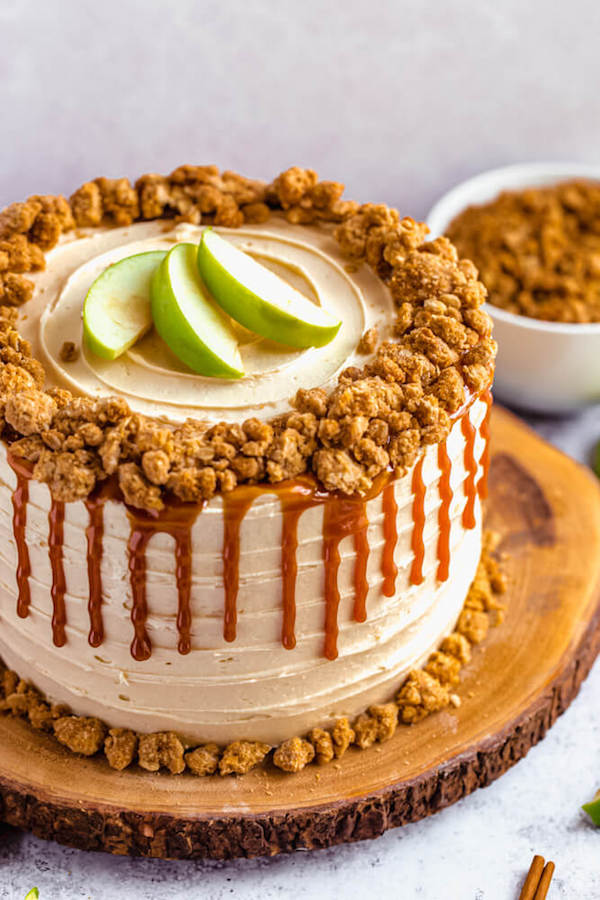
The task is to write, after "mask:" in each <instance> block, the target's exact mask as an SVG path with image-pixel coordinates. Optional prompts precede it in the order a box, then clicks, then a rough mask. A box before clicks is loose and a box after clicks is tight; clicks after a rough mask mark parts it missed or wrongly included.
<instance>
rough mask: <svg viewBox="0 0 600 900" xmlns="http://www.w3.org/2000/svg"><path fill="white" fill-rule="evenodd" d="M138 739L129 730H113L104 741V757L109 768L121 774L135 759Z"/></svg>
mask: <svg viewBox="0 0 600 900" xmlns="http://www.w3.org/2000/svg"><path fill="white" fill-rule="evenodd" d="M137 744H138V739H137V735H136V734H135V732H133V731H130V730H129V729H128V728H111V729H110V731H109V732H108V736H107V738H106V740H105V741H104V755H105V756H106V759H107V760H108V764H109V766H111V768H113V769H118V771H119V772H121V771H122V770H123V769H126V768H127V767H128V766H130V765H131V764H132V762H133V761H134V759H135V754H136V750H137Z"/></svg>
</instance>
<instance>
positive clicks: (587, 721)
mask: <svg viewBox="0 0 600 900" xmlns="http://www.w3.org/2000/svg"><path fill="white" fill-rule="evenodd" d="M599 35H600V5H599V4H598V3H597V2H592V0H571V2H568V3H565V2H563V0H561V2H557V0H533V2H531V0H530V2H524V0H520V2H519V0H495V2H492V0H458V2H449V0H446V2H442V0H437V2H436V0H420V2H417V0H415V2H409V0H401V2H394V3H392V2H376V0H371V2H370V3H369V2H367V0H360V2H357V0H330V2H329V3H323V2H321V3H319V2H316V0H302V2H300V0H295V2H290V0H278V2H277V0H260V2H256V0H255V2H250V0H246V2H243V0H233V2H227V0H221V2H204V3H202V2H196V3H194V2H192V0H172V2H171V3H166V2H156V0H146V2H140V0H137V2H135V0H122V2H115V0H104V2H103V0H95V2H90V0H77V2H73V0H64V2H57V0H46V2H41V0H0V115H1V118H0V205H2V204H4V203H8V202H10V201H12V200H17V199H22V198H24V197H25V196H27V195H28V194H30V193H37V192H44V193H46V192H64V193H67V194H69V193H70V192H71V191H72V190H73V189H74V188H75V187H77V186H78V185H79V184H80V183H81V182H82V181H85V180H86V179H88V178H93V177H95V176H97V175H100V174H105V175H110V176H115V175H123V174H125V175H129V176H131V177H135V176H136V175H138V174H140V173H141V172H146V171H153V170H154V171H162V172H168V171H170V170H171V169H172V168H174V167H175V166H176V165H178V164H179V163H181V162H198V163H204V162H217V163H218V164H219V165H221V166H222V167H224V168H233V169H237V170H239V171H241V172H243V173H244V174H247V175H253V176H257V177H264V178H271V177H272V176H273V175H274V174H275V173H276V172H277V171H279V170H281V169H283V168H286V167H287V166H289V165H292V164H300V165H307V166H311V167H313V168H315V169H317V170H318V171H319V173H320V174H321V175H322V177H325V178H333V179H337V180H342V181H344V182H345V183H346V185H347V188H348V195H349V196H352V197H354V198H356V199H359V200H367V199H368V200H377V201H380V200H381V201H386V202H388V203H391V204H394V205H397V206H398V207H399V208H400V210H401V212H402V213H406V214H412V215H415V216H423V215H424V214H425V213H426V211H427V209H428V208H429V207H430V205H431V204H432V203H433V201H434V200H435V199H437V197H438V196H439V195H440V194H441V193H443V192H444V191H445V190H446V189H447V188H448V187H450V186H451V185H452V184H453V183H455V182H457V181H460V180H461V179H462V178H464V177H467V176H468V175H471V174H474V173H475V172H477V171H481V170H483V169H487V168H490V167H492V166H496V165H503V164H506V163H510V162H518V161H523V160H536V159H547V160H550V159H554V160H569V159H571V160H581V161H590V162H597V161H598V148H599V146H600V115H599V113H600V102H599V100H598V92H599V88H600V48H599V44H600V41H599ZM534 424H535V427H537V428H538V429H539V430H540V431H541V432H542V433H543V434H545V435H546V436H547V437H548V438H550V439H551V440H553V441H555V442H556V443H557V444H558V445H559V446H561V447H562V448H563V449H565V450H566V451H567V452H569V453H571V454H572V455H574V456H576V457H577V458H579V459H581V460H586V459H588V458H589V453H590V448H591V446H592V444H593V443H594V442H595V441H596V440H597V439H598V437H599V436H600V416H599V414H598V410H597V409H592V410H589V411H588V412H587V413H586V414H584V415H583V416H580V417H579V418H575V419H571V420H566V421H553V420H548V419H546V420H536V421H535V423H534ZM599 693H600V669H599V668H598V667H596V669H595V670H594V673H593V674H592V676H591V677H590V679H589V680H588V682H587V683H586V685H585V687H584V690H583V691H582V694H581V696H580V698H579V699H578V700H577V701H576V702H575V703H574V704H573V706H572V707H571V709H570V710H569V711H568V713H567V714H566V715H565V716H564V717H563V718H562V719H561V720H560V721H559V723H558V724H557V725H556V726H555V728H554V729H553V730H552V732H551V733H550V734H549V735H548V737H547V738H546V739H545V740H544V742H543V743H542V745H540V746H539V747H538V748H536V749H535V750H533V751H532V752H531V754H530V755H529V757H528V758H527V759H526V760H525V761H523V762H522V763H520V764H519V766H518V767H517V768H516V769H514V770H512V771H511V772H509V773H508V774H507V775H505V776H504V777H503V778H502V779H501V780H500V781H499V782H497V783H496V784H495V785H493V786H492V787H490V788H488V789H487V790H485V791H480V792H478V793H477V794H475V795H473V796H472V797H470V798H467V799H466V800H464V801H463V802H461V803H460V804H458V805H457V806H456V807H453V808H451V809H448V810H446V811H444V812H443V813H441V814H439V815H438V816H436V817H434V818H433V819H431V820H427V821H425V822H421V823H419V824H417V825H415V826H412V827H409V828H406V829H403V830H400V831H395V832H392V833H390V834H388V835H386V836H384V837H383V838H381V839H380V840H379V841H375V842H371V843H369V844H362V845H355V846H351V847H343V848H338V849H337V850H332V851H327V852H322V853H318V854H310V855H307V854H300V855H296V856H294V857H290V858H281V859H277V860H271V861H255V862H241V863H236V864H234V865H222V864H202V863H161V862H157V861H147V860H126V859H113V858H109V857H105V856H99V855H94V854H84V853H79V852H77V851H71V850H65V849H62V848H58V847H56V846H55V845H48V844H43V843H41V842H39V841H37V840H35V839H33V838H31V837H28V836H24V835H21V834H19V833H18V832H16V831H12V830H7V829H5V830H2V829H1V828H0V897H7V898H11V900H13V898H15V900H21V898H22V897H23V896H24V894H25V892H26V890H27V889H28V888H30V887H31V886H32V885H33V884H38V885H39V886H40V889H41V891H42V894H41V896H42V898H43V900H55V898H75V897H92V898H93V900H110V898H122V897H127V898H132V900H138V898H140V900H141V898H161V900H162V898H165V900H168V898H183V897H186V898H187V897H210V898H225V897H230V896H234V897H239V898H246V897H248V898H251V897H252V898H255V897H261V898H262V900H271V898H276V897H286V896H290V895H292V894H293V895H294V896H295V897H298V898H313V897H320V898H324V897H333V896H336V895H340V896H344V897H346V898H348V900H353V898H361V900H362V898H364V897H365V895H369V894H372V893H373V892H374V891H376V892H377V893H378V895H379V896H380V897H382V898H383V897H386V898H387V897H403V898H404V897H407V898H412V897H423V898H425V900H454V898H456V900H464V898H477V900H483V898H485V900H504V898H509V897H513V896H515V895H516V894H515V891H516V886H517V884H518V883H519V881H520V880H521V879H522V878H523V874H524V871H525V869H526V868H527V866H528V864H529V860H530V857H531V854H532V853H533V852H534V851H535V852H540V853H542V854H545V855H546V856H553V857H554V859H555V860H556V863H557V877H556V879H555V881H554V883H553V886H552V889H551V893H550V895H549V896H550V898H558V897H564V898H578V897H583V896H587V897H598V896H600V877H599V875H598V872H599V867H600V862H599V860H600V853H599V842H600V835H599V834H598V833H597V832H595V830H594V829H593V828H591V827H590V826H589V825H588V824H587V822H586V820H585V818H584V817H583V815H582V814H581V813H580V812H579V805H580V804H581V803H582V802H584V801H585V800H586V799H588V798H589V797H590V796H591V794H592V793H593V791H594V790H595V788H596V787H598V785H599V784H600V753H599V751H598V747H599V745H600V709H599V704H598V699H597V698H598V695H599Z"/></svg>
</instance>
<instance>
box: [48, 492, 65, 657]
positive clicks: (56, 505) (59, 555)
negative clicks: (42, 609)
mask: <svg viewBox="0 0 600 900" xmlns="http://www.w3.org/2000/svg"><path fill="white" fill-rule="evenodd" d="M64 521H65V504H64V503H63V502H62V501H61V500H52V502H51V504H50V512H49V513H48V553H49V556H50V567H51V569H52V588H51V590H50V596H51V597H52V640H53V642H54V644H55V646H57V647H64V645H65V643H66V641H67V638H66V635H65V625H66V624H67V612H66V609H65V592H66V590H67V584H66V581H65V568H64V565H63V543H64Z"/></svg>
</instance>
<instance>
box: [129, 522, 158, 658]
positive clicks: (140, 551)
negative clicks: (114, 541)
mask: <svg viewBox="0 0 600 900" xmlns="http://www.w3.org/2000/svg"><path fill="white" fill-rule="evenodd" d="M151 537H152V531H151V530H149V529H146V528H139V527H136V526H135V525H132V528H131V533H130V535H129V543H128V545H127V549H128V551H129V575H130V583H131V598H132V606H131V621H132V623H133V641H132V642H131V655H132V656H133V658H134V659H135V660H137V661H138V662H142V661H143V660H145V659H150V654H151V652H152V644H151V643H150V638H149V637H148V632H147V631H146V620H147V618H148V603H147V600H146V547H147V546H148V542H149V540H150V538H151Z"/></svg>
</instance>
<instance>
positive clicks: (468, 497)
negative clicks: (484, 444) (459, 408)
mask: <svg viewBox="0 0 600 900" xmlns="http://www.w3.org/2000/svg"><path fill="white" fill-rule="evenodd" d="M460 427H461V430H462V433H463V437H464V439H465V450H464V461H465V469H466V470H467V477H466V479H465V508H464V509H463V514H462V523H463V526H464V527H465V528H475V524H476V522H475V499H476V497H477V488H476V487H475V476H476V475H477V462H476V461H475V436H476V431H475V426H474V425H473V423H472V422H471V419H470V418H469V416H468V415H464V416H463V417H462V419H461V421H460Z"/></svg>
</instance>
